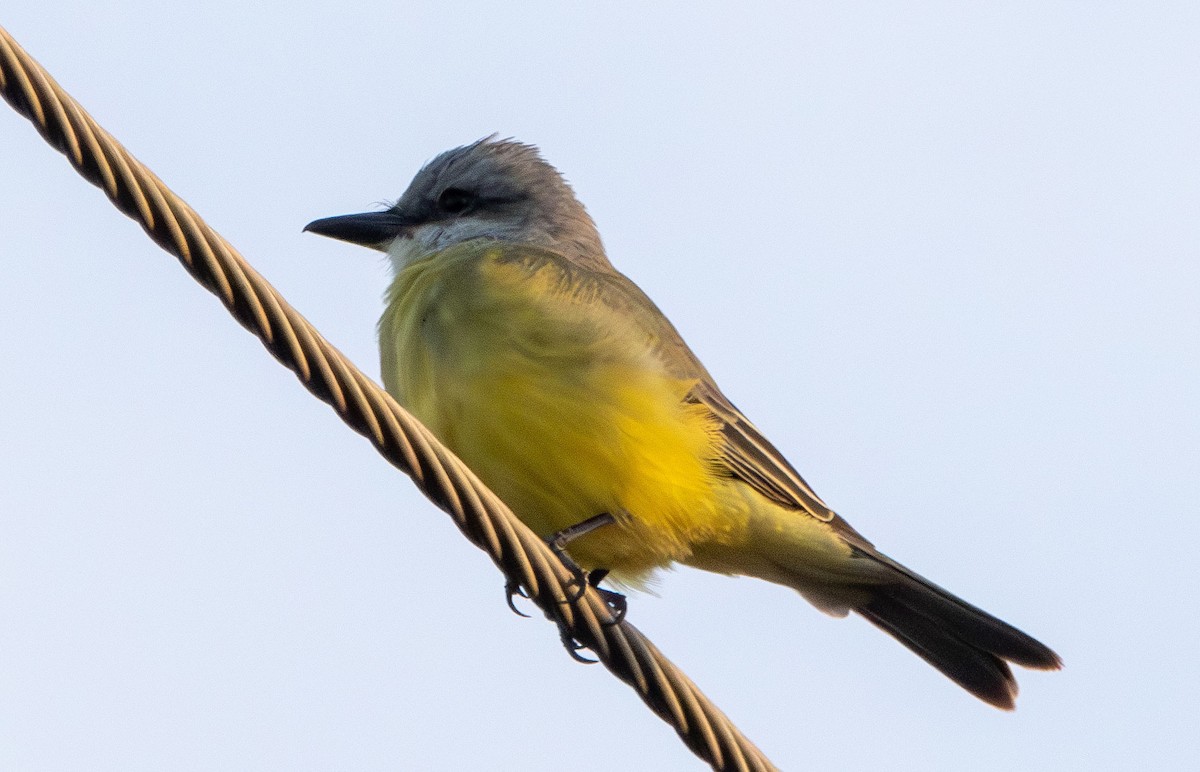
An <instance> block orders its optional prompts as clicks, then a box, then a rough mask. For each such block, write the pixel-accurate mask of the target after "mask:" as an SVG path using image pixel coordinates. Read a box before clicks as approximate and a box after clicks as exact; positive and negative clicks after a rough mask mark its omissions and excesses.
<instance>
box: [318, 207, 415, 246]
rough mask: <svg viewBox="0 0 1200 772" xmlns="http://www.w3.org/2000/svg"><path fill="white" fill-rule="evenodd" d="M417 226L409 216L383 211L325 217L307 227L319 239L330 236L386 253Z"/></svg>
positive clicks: (389, 210)
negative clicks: (388, 246) (397, 239)
mask: <svg viewBox="0 0 1200 772" xmlns="http://www.w3.org/2000/svg"><path fill="white" fill-rule="evenodd" d="M415 224H416V223H414V222H412V221H411V220H410V219H408V218H407V217H404V216H403V215H401V214H399V213H397V212H395V211H393V210H391V209H388V210H386V211H383V212H364V213H362V214H344V215H340V216H338V217H325V218H322V219H320V220H313V221H312V222H310V223H309V224H308V225H305V226H304V230H306V231H310V232H312V233H315V234H317V235H318V236H328V237H329V238H331V239H338V240H339V241H348V242H350V243H351V244H359V245H360V246H364V247H370V248H372V249H380V250H382V249H386V248H387V245H388V244H389V243H391V241H392V240H393V239H394V238H396V237H397V236H399V235H401V234H403V233H404V231H405V230H407V229H408V228H410V227H411V226H413V225H415Z"/></svg>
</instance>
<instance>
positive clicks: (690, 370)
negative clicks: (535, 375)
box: [498, 246, 865, 541]
mask: <svg viewBox="0 0 1200 772" xmlns="http://www.w3.org/2000/svg"><path fill="white" fill-rule="evenodd" d="M498 248H499V249H501V250H502V251H503V256H502V257H501V259H502V260H503V261H506V262H510V261H511V262H519V263H522V264H525V265H526V266H527V267H528V268H529V269H530V270H531V271H540V270H542V269H544V268H547V267H551V266H552V267H553V270H554V271H555V273H556V274H557V278H558V282H559V283H558V287H557V288H558V289H559V290H560V291H562V292H563V293H564V294H565V295H568V296H571V297H573V298H575V299H576V300H579V301H582V302H601V303H604V304H606V305H608V306H609V307H610V308H613V309H615V310H617V311H619V312H621V313H622V314H623V315H627V317H628V318H630V319H633V320H635V321H636V322H637V324H638V325H639V326H640V327H641V328H642V329H643V330H645V332H646V335H647V339H648V340H649V341H651V342H652V344H653V346H654V347H655V349H656V351H657V353H658V355H659V357H660V359H661V360H662V362H663V363H664V365H665V366H666V367H667V368H668V371H669V372H671V374H672V375H674V376H676V377H678V378H680V379H681V380H691V381H695V386H694V387H693V388H692V390H691V392H690V393H689V394H688V397H687V399H688V401H689V402H692V403H693V404H697V405H703V406H704V407H705V408H707V409H708V410H709V412H710V413H711V414H712V416H713V417H714V418H715V419H716V421H717V422H718V424H719V426H720V433H721V440H722V442H721V447H720V449H719V454H718V457H717V458H716V459H714V461H715V462H716V463H717V465H718V467H719V469H720V471H721V472H723V473H725V474H727V475H729V476H730V477H733V478H736V479H739V480H741V481H742V482H744V483H746V484H747V485H749V486H750V487H752V488H753V489H754V490H756V491H758V492H759V493H760V494H762V495H763V496H766V497H767V498H768V499H771V500H772V501H775V502H777V503H779V504H781V505H783V506H785V507H787V508H789V509H794V510H797V511H800V512H804V513H806V514H808V515H811V516H812V517H815V518H817V519H818V520H821V521H823V522H828V523H832V524H834V525H835V526H837V527H839V530H843V529H844V530H847V531H849V532H850V533H854V532H853V530H852V529H850V528H849V526H848V525H846V524H845V521H843V520H842V519H841V518H840V517H838V516H837V514H836V513H834V511H833V510H832V509H830V508H829V507H828V506H827V505H826V504H825V502H823V501H822V500H821V498H820V497H819V496H818V495H817V494H816V492H815V491H813V489H812V487H810V486H809V484H808V483H807V482H805V480H804V478H803V477H801V476H800V473H799V472H797V471H796V470H795V468H793V467H792V465H791V464H790V463H788V460H787V459H786V458H784V457H783V454H782V453H780V452H779V451H778V450H777V449H776V448H775V446H774V445H772V444H771V443H770V442H769V441H768V440H767V438H766V437H764V436H763V435H762V433H761V432H759V430H758V428H757V427H755V426H754V424H753V423H751V422H750V420H749V419H747V418H746V416H745V415H743V414H742V412H741V411H740V410H738V409H737V407H736V406H735V405H734V404H733V403H732V402H730V401H729V400H728V399H727V398H726V397H725V395H724V394H722V393H721V390H720V389H719V388H718V387H717V384H716V382H715V381H714V380H713V378H712V376H711V375H709V373H708V371H707V370H706V369H705V368H704V365H703V364H702V363H701V362H700V360H699V359H698V358H697V357H696V355H695V354H694V353H693V352H692V350H691V349H690V348H688V345H687V343H685V342H684V340H683V337H682V336H680V334H679V332H678V331H677V330H676V329H675V326H674V325H672V324H671V322H670V320H668V319H667V317H666V316H665V315H664V314H663V313H662V311H660V310H659V309H658V306H656V305H654V302H653V301H652V300H650V298H649V297H647V296H646V294H645V293H644V292H642V290H641V289H640V288H639V287H638V286H637V285H636V284H634V283H633V282H632V281H631V280H630V279H628V278H627V277H626V276H625V275H624V274H621V273H619V272H618V271H616V270H615V269H608V268H603V269H597V268H594V267H591V266H581V265H578V264H575V263H571V262H570V261H568V260H567V259H566V258H564V257H563V256H561V255H559V254H557V253H554V252H548V251H545V250H539V249H533V248H530V247H524V246H523V247H521V248H520V249H504V248H503V247H498ZM855 535H857V534H855ZM859 538H861V537H859ZM864 541H865V540H864Z"/></svg>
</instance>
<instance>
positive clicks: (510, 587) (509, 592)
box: [504, 581, 529, 619]
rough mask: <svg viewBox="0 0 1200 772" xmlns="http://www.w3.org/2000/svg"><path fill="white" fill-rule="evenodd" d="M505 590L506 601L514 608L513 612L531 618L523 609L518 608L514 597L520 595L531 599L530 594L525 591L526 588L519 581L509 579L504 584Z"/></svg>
mask: <svg viewBox="0 0 1200 772" xmlns="http://www.w3.org/2000/svg"><path fill="white" fill-rule="evenodd" d="M504 592H505V596H506V597H505V598H504V601H505V602H506V603H507V604H508V607H509V608H510V609H511V610H512V613H514V614H516V615H517V616H519V617H525V618H526V619H529V615H528V614H526V613H525V612H524V611H521V609H519V608H517V604H515V603H513V598H515V597H517V596H518V595H520V596H521V597H522V598H525V599H526V600H528V599H529V594H528V593H526V592H525V588H524V587H522V586H521V585H520V584H519V583H517V582H513V581H509V582H507V583H505V585H504Z"/></svg>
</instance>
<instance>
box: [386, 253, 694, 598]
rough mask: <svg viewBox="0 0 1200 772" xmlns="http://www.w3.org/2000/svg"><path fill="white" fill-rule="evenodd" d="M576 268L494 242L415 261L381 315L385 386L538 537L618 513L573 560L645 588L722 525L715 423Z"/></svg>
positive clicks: (640, 330) (640, 331) (633, 325)
mask: <svg viewBox="0 0 1200 772" xmlns="http://www.w3.org/2000/svg"><path fill="white" fill-rule="evenodd" d="M573 271H574V269H573V268H572V267H571V266H568V265H565V264H564V263H563V262H561V258H557V256H553V255H538V254H536V253H531V252H530V251H529V250H522V249H521V248H520V247H514V246H497V245H495V244H492V243H489V242H468V243H466V244H462V245H458V246H455V247H452V248H450V249H448V250H445V251H443V252H440V253H437V254H435V255H433V256H431V257H428V258H425V259H423V260H420V261H417V262H414V263H412V264H411V265H409V266H407V267H406V268H405V269H404V270H402V271H401V272H400V273H399V274H398V275H397V277H396V279H395V281H394V283H393V284H392V287H391V289H390V291H389V294H388V307H387V310H386V311H385V312H384V316H383V318H382V319H381V321H380V330H379V333H380V349H381V353H382V362H383V380H384V384H385V386H386V387H387V389H388V391H389V392H390V393H391V394H392V395H393V396H394V397H396V399H397V400H398V401H399V402H400V403H401V404H403V405H405V406H406V407H407V408H408V409H409V410H411V411H412V412H413V413H414V414H415V415H416V416H417V417H418V418H419V419H420V420H421V421H422V422H423V423H425V424H426V425H427V426H428V427H429V428H430V429H431V430H432V431H433V432H434V433H435V434H436V435H437V436H438V437H439V438H440V439H441V440H442V441H443V442H445V443H446V444H447V445H448V446H449V447H450V448H451V449H452V450H453V451H454V452H455V453H457V454H458V455H459V456H460V457H461V458H462V459H463V460H464V461H465V462H466V463H467V465H468V466H470V467H471V468H472V469H473V470H474V471H475V472H476V474H478V475H479V476H480V478H481V479H483V481H484V482H485V483H487V484H488V486H489V487H491V488H492V489H493V490H495V491H496V493H497V494H498V495H499V496H500V497H501V498H502V499H504V500H505V502H506V503H508V504H509V506H510V507H512V509H513V511H514V512H515V513H516V514H517V516H518V517H520V518H521V519H522V520H524V521H525V522H526V524H528V525H529V526H530V527H531V528H532V529H533V530H534V531H536V532H538V533H539V534H541V535H543V536H547V535H549V534H551V533H553V532H555V531H558V530H561V529H563V528H566V527H568V526H571V525H574V524H576V523H578V522H581V521H583V520H585V519H587V518H589V517H592V516H594V515H597V514H600V513H602V512H609V513H611V514H613V515H614V516H616V517H617V518H618V526H615V527H612V526H610V527H606V528H602V529H600V530H598V531H596V532H594V533H593V534H591V535H589V536H587V537H584V538H583V539H580V540H579V542H578V543H573V544H572V546H571V549H570V551H571V552H572V555H573V556H574V557H575V558H576V560H578V561H579V562H580V563H581V564H582V565H584V566H588V567H605V568H610V569H613V570H614V571H616V572H618V575H619V577H623V578H624V579H625V580H627V581H629V580H633V581H636V580H637V578H638V577H639V575H640V574H643V573H644V572H646V571H648V570H650V569H652V568H654V567H657V566H661V565H665V564H667V563H669V562H671V561H673V560H681V559H684V558H686V557H687V555H688V553H689V551H690V548H689V545H690V544H691V543H692V542H694V541H696V540H697V539H701V538H703V537H704V536H705V535H706V534H707V533H708V532H709V531H710V530H711V529H712V528H713V526H714V522H715V520H716V518H715V515H716V513H715V512H714V504H713V503H712V501H713V487H714V485H715V484H716V481H715V479H714V475H713V474H712V471H711V468H710V459H711V458H712V457H713V454H714V452H715V451H714V444H715V437H714V431H715V429H714V427H713V426H712V424H711V423H710V420H709V419H708V418H707V414H706V413H705V412H704V411H703V410H702V409H700V408H698V407H696V406H694V405H690V404H688V403H686V402H685V399H684V398H685V396H686V394H687V391H688V389H689V388H690V387H691V386H692V384H691V383H688V382H684V381H680V380H678V379H675V378H672V377H670V376H669V375H668V374H667V373H666V371H665V369H664V367H663V366H662V363H661V362H660V361H659V360H658V358H657V357H656V355H655V346H654V341H653V340H652V339H651V338H650V337H648V336H647V333H646V332H645V329H644V327H642V326H640V325H639V324H638V323H637V320H636V319H631V318H629V315H628V314H621V313H618V312H617V311H616V310H615V309H614V307H613V305H611V304H608V303H605V302H604V298H603V296H602V295H598V294H597V293H596V292H594V291H589V292H581V291H579V289H580V287H581V286H582V284H580V280H581V279H586V276H580V275H579V274H577V273H574V272H573Z"/></svg>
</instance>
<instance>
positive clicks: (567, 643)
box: [558, 624, 599, 665]
mask: <svg viewBox="0 0 1200 772" xmlns="http://www.w3.org/2000/svg"><path fill="white" fill-rule="evenodd" d="M558 634H559V637H560V638H562V645H563V648H564V649H566V650H567V653H568V654H570V655H571V659H573V660H575V661H576V662H581V663H583V664H585V665H594V664H596V663H597V662H599V660H595V659H588V658H587V657H585V656H583V655H582V654H580V653H579V651H580V650H581V649H586V648H587V646H584V645H583V644H582V643H580V642H579V641H577V640H575V639H574V638H572V637H571V634H570V633H569V632H567V628H566V627H564V626H563V625H561V624H560V625H559V626H558Z"/></svg>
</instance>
